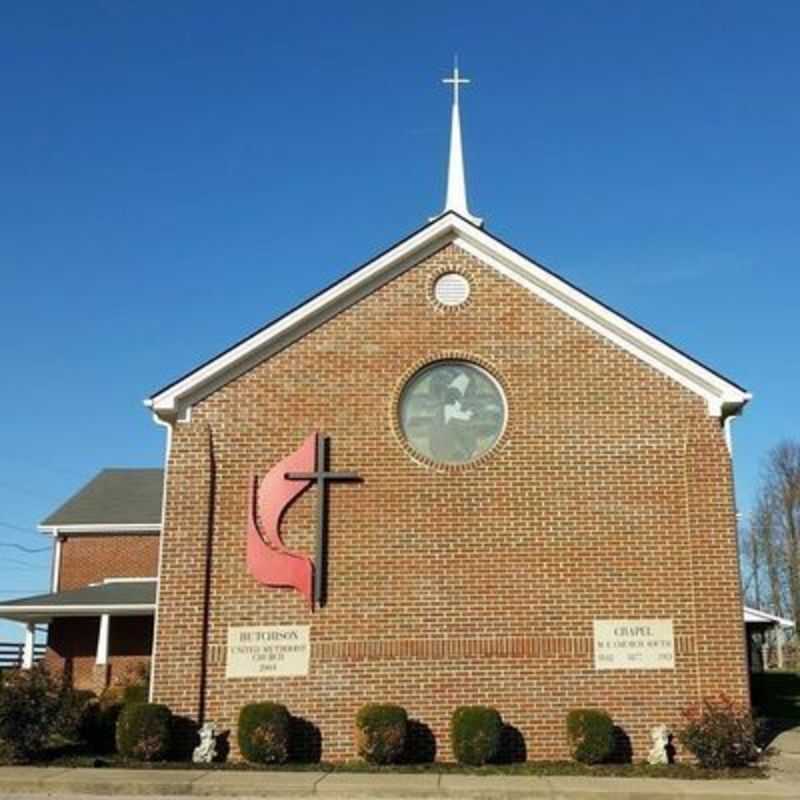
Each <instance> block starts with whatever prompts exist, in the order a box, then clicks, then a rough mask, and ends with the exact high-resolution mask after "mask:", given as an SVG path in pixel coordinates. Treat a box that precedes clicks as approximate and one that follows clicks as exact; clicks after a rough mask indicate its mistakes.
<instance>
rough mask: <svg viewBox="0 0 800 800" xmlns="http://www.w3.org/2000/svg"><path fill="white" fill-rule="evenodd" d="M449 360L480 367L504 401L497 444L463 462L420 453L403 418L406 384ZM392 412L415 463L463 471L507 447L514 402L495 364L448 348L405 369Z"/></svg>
mask: <svg viewBox="0 0 800 800" xmlns="http://www.w3.org/2000/svg"><path fill="white" fill-rule="evenodd" d="M457 308H458V306H457ZM447 363H461V364H466V365H468V366H470V367H473V368H475V369H477V370H479V371H480V372H481V373H483V374H484V375H485V376H486V377H487V378H488V379H489V380H490V381H491V382H492V383H493V384H494V385H495V387H496V388H497V390H498V393H499V395H500V398H501V400H502V401H503V411H504V414H503V426H502V428H501V429H500V432H499V433H498V434H497V438H496V439H495V441H494V443H493V444H492V445H491V447H489V448H488V449H487V450H486V451H484V452H483V453H481V454H480V455H479V456H476V457H475V458H472V459H470V460H469V461H464V462H461V463H448V462H442V461H435V460H434V459H432V458H430V457H429V456H426V455H424V454H423V453H420V452H419V451H418V450H417V449H416V448H415V447H414V446H413V445H412V444H411V442H410V441H409V440H408V439H407V438H406V434H405V431H404V430H403V424H402V419H401V415H402V411H401V405H400V403H401V401H402V399H403V394H404V392H405V390H406V387H407V386H408V385H409V384H410V383H411V381H412V380H413V379H414V378H415V377H416V376H417V375H419V374H420V373H422V372H424V371H426V370H428V369H431V368H433V367H435V366H437V365H438V364H447ZM389 414H390V418H391V422H392V430H393V432H394V436H395V439H396V440H397V442H398V443H399V445H400V446H401V448H402V449H403V450H404V451H405V453H406V455H408V456H409V458H410V459H411V460H412V461H414V462H415V463H416V464H419V465H421V466H424V467H427V468H429V469H432V470H436V471H438V472H460V471H462V470H469V469H472V468H474V467H476V466H478V465H481V464H483V463H484V462H485V461H487V460H488V459H490V458H492V457H494V456H495V455H496V454H497V453H498V452H499V451H500V450H501V449H502V448H503V447H504V445H505V442H506V433H507V431H508V426H509V423H510V421H511V405H510V403H509V400H508V391H507V388H506V384H505V381H504V380H503V379H502V377H501V376H500V373H499V371H498V370H497V369H496V367H495V366H494V365H493V364H490V363H488V362H487V361H486V360H485V359H483V358H480V357H477V356H474V355H472V354H471V353H464V352H461V351H447V352H443V353H441V354H437V355H435V356H433V357H429V358H426V359H421V360H419V361H416V362H415V363H414V364H413V365H412V366H410V367H409V368H408V369H406V370H405V372H404V373H403V375H402V376H401V378H400V380H399V381H398V382H397V385H396V386H395V390H394V392H393V393H392V398H391V405H390V408H389Z"/></svg>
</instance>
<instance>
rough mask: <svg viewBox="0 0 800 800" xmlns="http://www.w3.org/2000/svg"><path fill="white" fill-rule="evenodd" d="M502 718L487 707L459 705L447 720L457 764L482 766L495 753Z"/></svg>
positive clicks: (498, 744)
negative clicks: (448, 720)
mask: <svg viewBox="0 0 800 800" xmlns="http://www.w3.org/2000/svg"><path fill="white" fill-rule="evenodd" d="M502 731H503V720H502V719H501V717H500V714H499V713H498V712H497V710H496V709H494V708H490V707H489V706H459V707H458V708H457V709H456V710H455V711H454V712H453V716H452V718H451V719H450V746H451V748H452V750H453V755H454V756H455V757H456V760H457V761H458V763H459V764H470V765H472V766H481V765H482V764H486V763H487V762H488V761H491V760H492V759H494V758H495V757H496V756H497V753H498V751H499V749H500V736H501V734H502Z"/></svg>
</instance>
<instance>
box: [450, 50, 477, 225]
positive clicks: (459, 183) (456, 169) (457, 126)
mask: <svg viewBox="0 0 800 800" xmlns="http://www.w3.org/2000/svg"><path fill="white" fill-rule="evenodd" d="M442 83H448V84H451V85H452V87H453V111H452V115H451V122H450V161H449V164H448V167H447V197H446V198H445V201H444V211H443V212H442V213H443V214H446V213H447V212H448V211H455V212H456V214H459V215H460V216H462V217H464V218H465V219H468V220H469V221H470V222H473V223H474V224H475V225H483V220H481V219H479V218H478V217H475V216H473V215H472V214H470V213H469V208H468V207H467V184H466V179H465V178H464V151H463V148H462V145H461V112H460V110H459V106H458V90H459V87H461V86H466V84H468V83H470V80H469V78H462V77H461V73H460V72H459V70H458V59H457V58H456V59H455V61H454V63H453V76H452V77H451V78H444V79H443V80H442Z"/></svg>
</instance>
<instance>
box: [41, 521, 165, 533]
mask: <svg viewBox="0 0 800 800" xmlns="http://www.w3.org/2000/svg"><path fill="white" fill-rule="evenodd" d="M38 529H39V530H40V531H41V532H42V533H52V534H54V535H56V536H59V535H60V536H75V535H76V534H80V533H85V534H92V533H109V534H115V533H118V534H125V533H142V534H147V533H152V534H155V533H161V523H160V522H139V523H136V522H105V523H98V522H91V523H88V522H87V523H84V524H81V523H75V524H73V525H39V526H38Z"/></svg>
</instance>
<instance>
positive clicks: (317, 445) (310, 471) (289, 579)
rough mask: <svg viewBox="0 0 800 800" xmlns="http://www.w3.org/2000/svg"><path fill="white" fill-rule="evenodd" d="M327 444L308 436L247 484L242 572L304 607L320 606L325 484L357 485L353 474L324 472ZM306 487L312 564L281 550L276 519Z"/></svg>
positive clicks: (322, 600) (314, 435)
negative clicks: (310, 492) (312, 512)
mask: <svg viewBox="0 0 800 800" xmlns="http://www.w3.org/2000/svg"><path fill="white" fill-rule="evenodd" d="M329 452H330V439H329V438H328V437H327V436H323V435H321V434H319V433H312V434H311V435H310V436H308V437H307V438H306V440H305V441H304V442H303V443H302V444H301V445H300V447H299V448H298V449H297V450H295V451H294V453H291V454H290V455H288V456H286V458H284V459H282V460H281V461H279V462H278V463H277V464H275V466H274V467H272V469H270V470H269V472H267V473H266V475H264V477H263V478H262V479H261V480H260V481H259V479H258V476H257V475H254V476H253V480H252V482H251V485H250V500H249V503H248V515H247V570H248V572H249V573H250V574H251V575H252V576H253V577H254V578H255V579H256V580H257V581H258V582H259V583H263V584H264V585H266V586H272V587H283V588H291V589H295V590H296V591H298V592H300V594H302V595H303V597H304V598H305V599H306V600H307V602H308V604H309V606H310V608H311V609H312V611H313V609H314V607H315V606H316V607H321V606H323V605H325V599H326V597H325V595H326V586H325V572H326V570H325V567H326V556H327V530H328V484H329V483H331V482H332V481H360V480H361V478H360V477H359V476H358V475H357V474H356V473H354V472H331V471H330V470H329V468H328V463H329ZM312 484H316V486H317V524H316V528H317V530H316V553H315V557H314V560H312V559H310V558H309V557H308V556H305V555H302V554H300V553H294V552H292V551H290V550H288V549H287V548H286V546H285V545H284V543H283V539H282V538H281V531H280V526H281V519H282V518H283V515H284V514H285V513H286V510H287V509H288V508H289V506H291V505H292V503H294V501H295V500H296V499H297V498H298V497H300V495H301V494H303V492H305V491H306V489H308V488H309V487H310V486H311V485H312Z"/></svg>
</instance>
